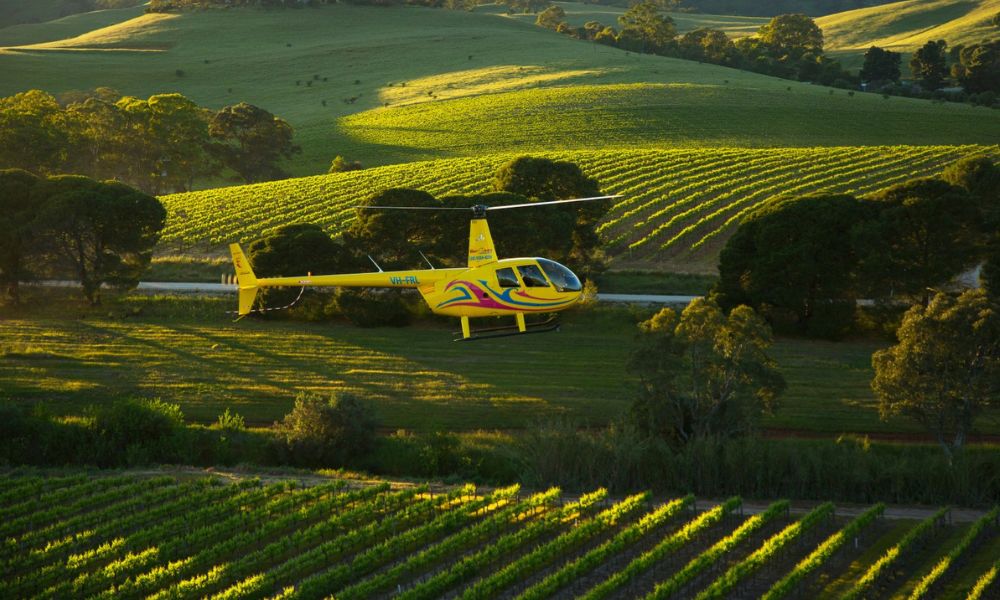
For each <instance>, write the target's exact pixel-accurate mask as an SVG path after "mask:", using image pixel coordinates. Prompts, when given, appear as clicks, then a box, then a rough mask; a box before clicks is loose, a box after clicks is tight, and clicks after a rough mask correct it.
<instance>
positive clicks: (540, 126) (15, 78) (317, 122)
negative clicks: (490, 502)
mask: <svg viewBox="0 0 1000 600" xmlns="http://www.w3.org/2000/svg"><path fill="white" fill-rule="evenodd" d="M135 10H136V9H125V10H123V11H103V12H97V13H86V14H82V15H74V16H71V17H66V18H64V19H61V20H58V21H53V22H49V23H41V24H36V25H22V26H17V27H14V28H5V29H0V48H3V49H0V94H3V95H10V94H14V93H17V92H20V91H24V90H26V89H31V88H39V89H43V90H46V91H49V92H52V93H56V94H58V93H62V92H66V91H70V90H85V89H92V88H95V87H97V86H109V87H112V88H116V89H118V90H120V91H121V92H123V93H125V94H129V95H134V96H140V97H148V96H150V95H152V94H157V93H168V92H180V93H182V94H185V95H186V96H188V97H190V98H191V99H193V100H194V101H196V102H198V103H199V104H201V105H203V106H206V107H209V108H213V109H218V108H221V107H222V106H225V105H227V104H235V103H237V102H241V101H245V102H249V103H252V104H255V105H258V106H261V107H264V108H266V109H268V110H270V111H271V112H273V113H275V114H277V115H279V116H281V117H283V118H285V119H287V120H288V121H289V122H290V123H291V124H292V125H293V126H294V128H295V130H296V141H297V142H298V143H299V144H300V145H301V146H302V148H303V153H302V154H301V155H299V156H298V157H296V159H295V160H294V161H293V162H291V163H290V164H289V165H288V167H289V168H290V169H291V171H292V172H293V173H294V174H296V175H307V174H315V173H322V172H325V170H326V168H327V167H328V166H329V164H330V161H331V160H332V158H333V157H334V156H336V155H338V154H339V155H343V156H345V157H347V158H349V159H351V160H360V161H362V163H363V164H365V165H366V166H374V165H385V164H392V163H400V162H404V161H412V160H417V159H427V158H443V157H450V156H456V155H459V156H475V155H477V154H479V153H481V152H484V151H489V152H504V151H509V152H515V151H516V152H523V151H552V150H562V149H574V150H575V149H583V148H604V147H611V146H620V145H623V144H624V145H627V146H633V145H639V146H650V145H658V146H695V145H702V144H705V145H716V146H726V145H746V146H753V147H759V146H822V145H826V146H829V145H860V144H890V145H891V144H967V143H985V144H989V143H993V141H995V140H996V139H997V138H998V137H1000V116H998V115H997V113H996V112H995V111H987V110H985V109H977V108H974V107H971V106H966V105H952V104H949V105H939V104H933V103H930V102H927V101H918V100H910V99H903V98H890V99H888V100H885V99H882V98H881V97H879V96H877V95H871V94H861V93H858V94H855V95H854V96H848V95H847V93H846V92H844V91H842V90H836V91H834V90H830V89H827V88H822V87H819V86H813V85H809V84H805V83H799V82H791V81H785V80H780V79H776V78H771V77H765V76H761V75H757V74H753V73H749V72H745V71H739V70H735V69H729V68H724V67H718V66H715V65H708V64H699V63H696V62H692V61H683V60H677V59H670V58H663V57H656V56H649V55H636V54H634V53H626V52H623V51H621V50H618V49H614V48H609V47H606V46H602V45H598V44H592V43H588V42H583V41H579V40H574V39H571V38H568V37H567V36H564V35H560V34H557V33H555V32H552V31H548V30H544V29H541V28H538V27H536V26H534V25H532V24H530V23H525V22H522V21H520V20H517V19H511V18H506V17H504V16H499V15H495V14H488V13H487V14H481V13H466V12H462V11H449V10H434V9H423V8H414V7H398V8H389V9H383V8H372V7H354V6H341V5H338V6H327V7H322V8H317V9H301V10H283V11H262V10H239V11H225V10H211V11H204V12H190V13H182V14H167V15H164V14H149V15H139V16H136V13H135ZM130 11H131V12H130ZM133 17H134V18H133ZM119 19H120V21H119ZM109 21H114V22H113V23H110V24H109ZM4 47H5V48H4ZM408 58H416V60H408ZM526 105H530V106H533V107H534V108H533V109H532V110H524V106H526ZM494 114H496V118H497V119H498V120H497V121H496V123H497V124H498V125H497V126H493V127H491V126H489V123H491V122H494V121H493V117H492V115H494ZM486 115H490V118H486ZM511 124H513V126H512V125H511ZM501 125H502V126H501ZM465 132H468V133H469V135H468V136H463V137H462V138H461V139H459V138H458V137H457V136H460V135H463V134H464V133H465ZM518 132H526V133H527V135H524V134H521V133H518Z"/></svg>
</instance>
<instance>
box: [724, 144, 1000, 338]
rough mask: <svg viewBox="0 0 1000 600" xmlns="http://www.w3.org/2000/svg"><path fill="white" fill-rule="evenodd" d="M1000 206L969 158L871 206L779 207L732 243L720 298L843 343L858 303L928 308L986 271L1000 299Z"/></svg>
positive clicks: (750, 221) (989, 174)
mask: <svg viewBox="0 0 1000 600" xmlns="http://www.w3.org/2000/svg"><path fill="white" fill-rule="evenodd" d="M998 197H1000V169H998V168H997V167H996V165H994V164H993V163H992V161H990V160H989V159H987V158H984V157H970V158H966V159H963V160H961V161H959V162H957V163H955V164H954V165H951V166H950V167H949V168H948V169H946V170H945V171H944V173H943V174H942V176H941V178H926V179H917V180H913V181H909V182H905V183H901V184H899V185H895V186H893V187H890V188H888V189H885V190H883V191H881V192H879V193H877V194H874V195H873V196H871V197H867V198H862V199H858V198H854V197H852V196H847V195H815V196H807V197H804V198H777V199H774V200H772V201H770V202H768V203H766V204H765V205H764V206H762V207H761V208H760V209H758V210H757V211H755V212H754V213H752V214H751V215H750V216H748V217H747V218H746V219H745V220H744V221H743V223H742V224H741V225H740V226H739V228H738V229H737V231H736V233H735V234H734V235H733V236H732V237H731V238H730V239H729V241H728V242H727V244H726V246H725V248H724V249H723V250H722V252H721V254H720V257H719V276H720V279H719V283H718V284H717V286H716V289H715V292H716V293H717V294H718V298H719V302H720V303H721V304H722V305H723V306H724V307H726V308H732V307H734V306H738V305H740V304H747V305H750V306H753V307H754V308H756V309H757V310H759V311H760V312H761V314H763V315H764V316H765V317H766V318H768V320H769V321H771V322H772V323H774V324H776V325H780V326H786V327H787V326H789V325H790V326H793V327H794V328H796V329H797V330H798V331H800V332H802V333H805V334H807V335H814V336H818V337H831V338H836V337H839V336H842V335H844V334H846V333H847V332H849V331H850V330H851V328H852V326H853V325H854V323H855V315H856V308H855V307H856V300H857V299H858V298H868V299H872V300H875V301H876V303H878V304H880V305H883V306H890V305H893V304H899V303H911V302H920V303H921V304H925V305H926V304H927V303H928V301H929V299H930V296H931V295H932V294H933V292H932V290H933V289H934V288H940V287H942V286H946V285H948V283H949V282H950V281H951V280H952V279H953V278H954V277H955V276H957V275H959V274H961V273H963V272H965V271H966V270H969V269H971V268H973V267H975V266H977V265H978V264H980V263H984V262H985V263H986V264H987V265H988V268H987V269H985V273H986V274H987V275H986V276H985V277H984V284H985V285H986V286H987V287H988V288H990V289H995V288H996V286H997V282H995V281H992V280H991V279H990V278H991V275H989V274H990V273H993V272H994V271H995V266H994V265H995V263H996V262H997V261H1000V255H998V254H997V250H998V247H1000V241H998V233H997V232H998V231H1000V211H998V208H997V207H998V205H997V198H998Z"/></svg>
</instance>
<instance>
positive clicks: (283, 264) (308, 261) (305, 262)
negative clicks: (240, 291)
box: [247, 223, 356, 307]
mask: <svg viewBox="0 0 1000 600" xmlns="http://www.w3.org/2000/svg"><path fill="white" fill-rule="evenodd" d="M247 256H248V258H249V259H250V261H251V262H252V263H253V266H254V271H255V272H256V273H257V275H258V276H261V277H295V276H297V275H305V274H307V273H314V274H317V275H318V274H334V273H346V272H350V271H351V270H353V269H354V268H356V261H355V260H354V258H353V257H352V256H351V253H350V252H349V251H348V250H347V249H346V248H344V246H343V245H342V244H339V243H337V242H335V241H334V240H333V239H332V238H331V237H330V236H329V235H328V234H327V233H326V232H325V231H323V228H322V227H320V226H319V225H314V224H312V223H297V224H294V225H284V226H282V227H279V228H278V229H277V230H276V231H275V232H274V233H272V234H270V235H268V236H267V237H264V238H261V239H259V240H255V241H253V242H252V243H251V244H250V246H249V247H248V248H247ZM298 294H299V291H298V290H294V289H287V288H275V289H268V290H262V291H261V300H262V301H263V302H265V303H266V304H267V305H268V306H271V307H276V306H286V305H288V304H289V303H291V302H293V301H294V300H295V298H296V297H297V296H298ZM316 300H317V299H316V298H315V297H310V298H308V299H307V302H306V304H312V303H314V302H315V301H316Z"/></svg>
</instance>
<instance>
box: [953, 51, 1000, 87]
mask: <svg viewBox="0 0 1000 600" xmlns="http://www.w3.org/2000/svg"><path fill="white" fill-rule="evenodd" d="M958 57H959V58H958V60H959V62H958V63H957V64H955V65H953V66H952V75H954V76H955V79H957V80H958V83H959V84H960V85H961V86H962V87H963V88H964V89H965V91H966V92H968V93H970V94H979V93H982V92H994V93H998V94H1000V40H996V41H992V42H983V43H980V44H972V45H971V46H965V47H963V48H962V49H961V50H960V51H959V53H958Z"/></svg>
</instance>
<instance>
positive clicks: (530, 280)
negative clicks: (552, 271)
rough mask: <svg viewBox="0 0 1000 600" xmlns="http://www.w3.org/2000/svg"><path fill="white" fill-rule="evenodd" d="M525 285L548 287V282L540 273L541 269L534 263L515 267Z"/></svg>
mask: <svg viewBox="0 0 1000 600" xmlns="http://www.w3.org/2000/svg"><path fill="white" fill-rule="evenodd" d="M517 270H518V272H520V273H521V280H522V281H524V285H525V287H549V282H548V280H547V279H545V275H542V270H541V269H539V268H538V267H537V266H535V265H521V266H519V267H518V268H517Z"/></svg>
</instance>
